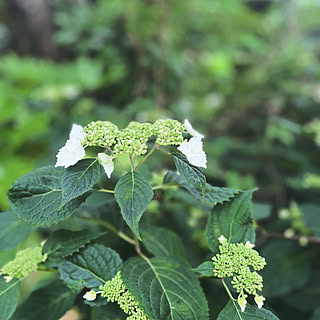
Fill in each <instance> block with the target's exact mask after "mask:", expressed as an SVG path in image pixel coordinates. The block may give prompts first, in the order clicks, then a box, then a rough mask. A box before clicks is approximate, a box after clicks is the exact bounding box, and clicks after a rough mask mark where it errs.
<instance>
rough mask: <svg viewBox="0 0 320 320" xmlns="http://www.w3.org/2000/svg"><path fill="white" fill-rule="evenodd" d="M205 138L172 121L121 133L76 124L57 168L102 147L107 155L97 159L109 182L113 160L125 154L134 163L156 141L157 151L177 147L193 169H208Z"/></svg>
mask: <svg viewBox="0 0 320 320" xmlns="http://www.w3.org/2000/svg"><path fill="white" fill-rule="evenodd" d="M187 133H188V134H189V135H190V136H191V138H190V139H189V140H188V139H184V136H183V134H187ZM203 138H204V136H203V135H202V134H200V133H199V132H197V131H196V130H194V129H193V128H192V126H191V124H190V122H189V121H188V120H187V119H186V120H185V122H184V124H182V123H180V122H179V121H177V120H171V119H161V120H157V121H155V122H154V123H153V124H151V123H139V122H135V121H133V122H130V123H129V125H128V126H127V127H126V128H124V129H122V130H120V129H119V128H118V127H117V126H116V125H115V124H113V123H112V122H110V121H95V122H91V123H89V124H88V125H87V126H85V127H84V128H83V127H82V126H80V125H77V124H73V126H72V129H71V132H70V134H69V139H68V140H67V142H66V144H65V145H64V146H63V147H62V148H61V149H60V150H59V152H58V154H57V162H56V167H59V166H62V167H65V168H68V167H70V166H73V165H75V164H76V163H77V162H78V161H80V160H81V159H83V158H84V157H85V148H87V147H100V148H104V149H105V152H99V153H98V154H97V159H98V160H99V162H100V164H101V165H102V166H103V168H104V170H105V172H106V174H107V176H108V177H109V178H110V177H111V174H112V172H113V170H114V163H113V160H114V159H116V158H118V157H119V156H120V155H125V154H126V155H128V156H129V157H130V159H131V160H132V161H133V162H134V161H135V159H136V157H140V156H143V155H145V154H146V153H147V151H148V142H150V141H154V145H155V146H157V147H160V146H178V150H179V151H181V152H182V153H183V154H184V155H185V156H186V158H187V159H188V161H189V162H190V163H191V164H192V165H194V166H197V167H203V168H206V163H207V157H206V154H205V152H204V151H203V143H202V139H203Z"/></svg>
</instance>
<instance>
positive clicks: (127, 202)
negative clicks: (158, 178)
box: [114, 172, 153, 240]
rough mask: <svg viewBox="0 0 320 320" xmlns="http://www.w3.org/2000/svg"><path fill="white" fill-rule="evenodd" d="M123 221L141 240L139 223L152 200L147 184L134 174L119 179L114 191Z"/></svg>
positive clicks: (151, 193)
mask: <svg viewBox="0 0 320 320" xmlns="http://www.w3.org/2000/svg"><path fill="white" fill-rule="evenodd" d="M114 195H115V198H116V200H117V202H118V204H119V206H120V208H121V213H122V216H123V219H124V220H125V221H126V223H127V224H128V226H129V227H130V229H131V230H132V231H133V233H134V234H135V235H136V236H137V237H138V238H139V239H140V240H141V238H140V233H139V226H138V225H139V221H140V219H141V217H142V215H143V213H144V212H145V210H146V209H147V207H148V205H149V203H150V202H151V200H152V198H153V191H152V187H151V186H150V184H149V182H148V181H147V180H146V179H145V178H144V177H142V176H141V175H139V174H138V173H136V172H129V173H127V174H126V175H124V176H123V177H121V178H120V179H119V181H118V182H117V184H116V187H115V189H114Z"/></svg>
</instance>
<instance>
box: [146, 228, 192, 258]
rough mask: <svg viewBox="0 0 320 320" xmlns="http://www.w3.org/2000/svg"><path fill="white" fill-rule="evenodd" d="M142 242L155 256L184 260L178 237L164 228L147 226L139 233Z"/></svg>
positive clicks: (182, 248) (182, 247)
mask: <svg viewBox="0 0 320 320" xmlns="http://www.w3.org/2000/svg"><path fill="white" fill-rule="evenodd" d="M141 238H142V242H143V244H144V245H145V247H146V248H147V250H148V251H149V252H151V253H152V254H154V255H155V256H165V257H166V256H167V257H169V256H172V257H179V258H183V259H184V258H185V257H186V254H185V250H184V246H183V243H182V241H181V239H180V238H179V237H178V235H177V234H176V233H175V232H173V231H171V230H168V229H166V228H162V227H155V226H151V225H148V226H146V227H145V228H144V229H143V230H142V232H141Z"/></svg>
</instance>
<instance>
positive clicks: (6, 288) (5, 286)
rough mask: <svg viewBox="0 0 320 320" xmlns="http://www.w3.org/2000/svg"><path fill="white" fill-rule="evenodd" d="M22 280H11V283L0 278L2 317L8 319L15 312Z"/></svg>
mask: <svg viewBox="0 0 320 320" xmlns="http://www.w3.org/2000/svg"><path fill="white" fill-rule="evenodd" d="M20 282H21V280H17V279H14V280H11V281H10V282H9V283H7V282H5V281H4V279H3V278H0V319H1V320H7V319H9V318H10V317H11V315H12V314H13V312H14V310H15V308H16V306H17V304H18V300H19V291H20V288H19V287H20Z"/></svg>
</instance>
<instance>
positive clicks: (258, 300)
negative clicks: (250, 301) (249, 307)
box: [254, 294, 266, 309]
mask: <svg viewBox="0 0 320 320" xmlns="http://www.w3.org/2000/svg"><path fill="white" fill-rule="evenodd" d="M264 300H266V298H265V297H264V296H259V295H258V294H257V295H256V296H255V297H254V301H255V302H256V304H257V306H258V308H259V309H261V308H262V306H263V301H264Z"/></svg>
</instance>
